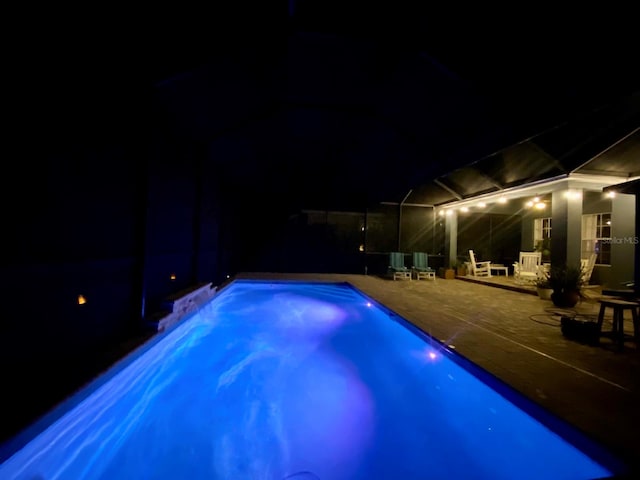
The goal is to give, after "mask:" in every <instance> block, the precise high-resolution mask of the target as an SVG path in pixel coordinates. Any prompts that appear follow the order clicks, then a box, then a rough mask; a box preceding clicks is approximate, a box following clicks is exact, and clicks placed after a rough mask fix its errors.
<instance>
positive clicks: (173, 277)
mask: <svg viewBox="0 0 640 480" xmlns="http://www.w3.org/2000/svg"><path fill="white" fill-rule="evenodd" d="M169 279H170V280H171V281H174V280H175V279H176V274H175V273H172V274H171V275H169Z"/></svg>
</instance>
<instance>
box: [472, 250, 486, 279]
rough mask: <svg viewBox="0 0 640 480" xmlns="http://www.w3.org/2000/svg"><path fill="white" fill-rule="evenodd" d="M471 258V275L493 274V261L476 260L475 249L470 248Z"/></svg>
mask: <svg viewBox="0 0 640 480" xmlns="http://www.w3.org/2000/svg"><path fill="white" fill-rule="evenodd" d="M469 258H470V259H471V275H473V276H474V277H490V276H491V261H484V262H478V261H476V254H475V253H473V250H469Z"/></svg>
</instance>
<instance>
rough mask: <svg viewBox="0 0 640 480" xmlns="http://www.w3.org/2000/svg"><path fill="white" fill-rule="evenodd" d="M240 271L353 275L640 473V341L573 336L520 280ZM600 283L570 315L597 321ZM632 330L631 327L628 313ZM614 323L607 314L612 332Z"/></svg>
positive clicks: (334, 278) (343, 278) (322, 277)
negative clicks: (620, 344) (586, 340)
mask: <svg viewBox="0 0 640 480" xmlns="http://www.w3.org/2000/svg"><path fill="white" fill-rule="evenodd" d="M235 278H254V279H263V280H264V279H274V280H284V279H288V280H308V281H327V282H348V283H350V284H351V285H353V286H354V287H356V288H357V289H359V290H360V291H362V292H363V293H364V294H366V295H367V296H369V297H371V298H373V299H374V300H376V301H378V302H380V303H382V304H383V305H385V306H386V307H388V308H389V309H391V310H393V311H394V312H395V313H397V314H399V315H400V316H402V317H403V318H405V319H406V320H408V321H410V322H412V323H413V324H415V325H416V326H418V327H419V328H420V329H421V330H423V331H424V332H426V333H428V334H430V335H431V336H433V337H435V338H437V339H439V340H441V341H443V342H444V343H446V344H447V345H451V346H453V348H455V350H456V351H457V352H458V353H460V354H461V355H463V356H464V357H466V358H468V359H469V360H471V361H472V362H473V363H475V364H477V365H479V366H481V367H483V368H484V369H485V370H487V371H489V372H491V373H492V374H493V375H495V376H497V377H498V378H500V379H501V380H503V381H504V382H506V383H507V384H509V385H511V386H512V387H514V388H515V389H516V390H518V391H519V392H521V393H523V394H524V395H525V396H527V397H528V398H530V399H532V400H533V401H535V402H536V403H538V404H539V405H541V406H543V407H545V408H546V409H548V410H549V411H551V412H553V413H555V414H556V415H558V416H559V417H561V418H563V419H565V420H567V421H568V422H569V423H571V424H572V425H574V426H575V427H577V428H578V429H579V430H581V431H583V432H585V433H586V434H587V435H588V436H590V437H591V438H593V439H595V440H596V441H598V442H600V443H602V444H603V445H604V446H605V447H608V448H609V449H610V450H611V451H612V452H613V453H615V454H617V455H619V456H620V457H621V458H622V459H623V460H625V461H626V462H627V463H629V465H630V466H631V467H632V469H633V472H632V475H630V476H629V478H640V474H639V472H640V432H639V428H640V348H638V346H637V345H636V343H635V342H633V341H626V342H625V344H624V348H623V350H621V351H620V350H618V349H617V348H615V346H614V344H613V343H612V342H611V341H610V340H609V339H606V338H603V339H602V340H601V344H600V345H597V346H592V345H586V344H582V343H579V342H577V341H574V340H569V339H566V338H565V337H564V336H563V335H562V333H561V330H560V321H559V320H560V315H559V314H561V313H562V311H559V309H557V308H555V307H554V306H553V304H552V303H551V301H550V300H542V299H540V298H538V296H537V295H535V290H534V289H533V288H532V287H521V286H518V285H516V284H515V283H514V282H513V278H512V277H507V278H505V277H504V276H501V277H496V276H494V277H492V278H491V279H486V280H479V279H473V278H472V277H458V278H457V279H454V280H445V279H441V278H438V279H437V280H436V281H435V282H434V281H432V280H419V281H418V280H412V281H407V280H396V281H394V280H391V279H387V278H383V277H379V276H373V275H346V274H345V275H343V274H282V273H273V274H271V273H242V274H239V275H237V276H236V277H235ZM598 295H599V290H598V288H593V289H590V290H589V298H587V299H584V300H582V301H581V302H580V303H579V304H578V305H577V306H576V307H575V308H573V309H568V310H566V311H565V313H566V314H579V315H581V316H584V317H586V318H595V317H596V316H597V314H598V310H599V303H598V302H597V298H598ZM624 323H625V332H628V333H631V332H632V323H631V320H630V314H629V312H628V311H627V312H625V322H624ZM610 328H611V313H610V312H609V311H607V315H606V316H605V323H604V326H603V330H608V329H610ZM625 478H627V477H625Z"/></svg>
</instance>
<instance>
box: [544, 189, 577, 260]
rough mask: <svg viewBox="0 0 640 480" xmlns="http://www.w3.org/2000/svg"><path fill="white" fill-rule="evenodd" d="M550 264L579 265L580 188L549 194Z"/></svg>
mask: <svg viewBox="0 0 640 480" xmlns="http://www.w3.org/2000/svg"><path fill="white" fill-rule="evenodd" d="M551 216H552V220H551V222H552V225H551V264H552V265H563V264H565V263H566V264H567V265H572V266H580V257H581V255H580V251H581V243H582V190H575V189H574V190H569V191H567V190H559V191H555V192H553V193H552V194H551Z"/></svg>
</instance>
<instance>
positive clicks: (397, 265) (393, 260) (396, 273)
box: [388, 252, 411, 280]
mask: <svg viewBox="0 0 640 480" xmlns="http://www.w3.org/2000/svg"><path fill="white" fill-rule="evenodd" d="M388 272H389V273H390V274H391V275H392V276H393V279H394V280H397V279H400V280H411V270H409V269H408V268H407V267H405V266H404V253H402V252H391V253H389V268H388Z"/></svg>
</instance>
